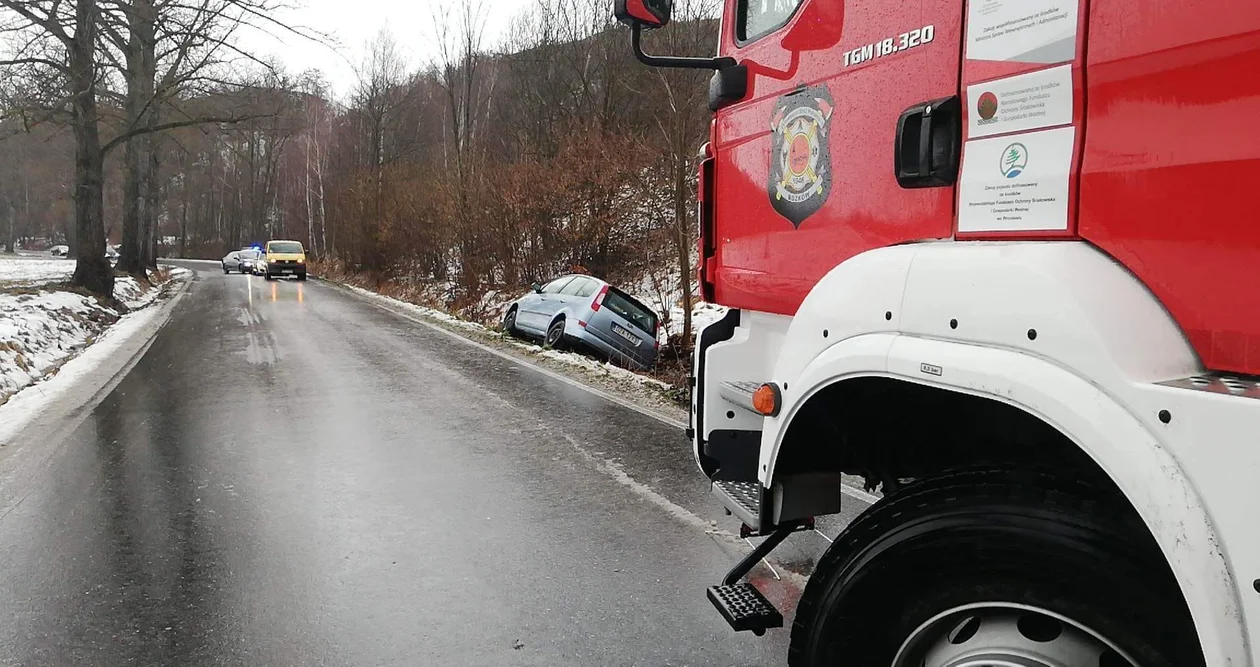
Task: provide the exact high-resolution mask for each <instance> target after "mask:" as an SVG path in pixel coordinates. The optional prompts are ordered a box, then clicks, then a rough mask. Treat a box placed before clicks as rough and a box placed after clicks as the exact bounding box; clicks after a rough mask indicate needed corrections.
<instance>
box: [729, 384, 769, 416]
mask: <svg viewBox="0 0 1260 667" xmlns="http://www.w3.org/2000/svg"><path fill="white" fill-rule="evenodd" d="M761 385H762V383H761V382H752V381H746V380H739V381H727V382H723V383H722V384H720V385H718V395H719V396H721V397H722V398H723V399H724V400H726V402H727V403H731V404H734V405H737V406H739V407H741V408H743V409H745V410H747V411H749V412H751V413H753V414H755V415H757V416H758V417H760V416H762V415H761V413H760V412H757V410H756V409H754V408H753V392H755V391H757V388H758V387H760V386H761Z"/></svg>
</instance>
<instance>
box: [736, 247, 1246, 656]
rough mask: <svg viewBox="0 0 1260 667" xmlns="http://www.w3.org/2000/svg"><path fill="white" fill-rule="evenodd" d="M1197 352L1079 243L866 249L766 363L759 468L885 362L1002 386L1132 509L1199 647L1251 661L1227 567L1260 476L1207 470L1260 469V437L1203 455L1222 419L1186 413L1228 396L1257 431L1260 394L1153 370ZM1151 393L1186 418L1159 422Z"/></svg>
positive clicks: (1237, 557)
mask: <svg viewBox="0 0 1260 667" xmlns="http://www.w3.org/2000/svg"><path fill="white" fill-rule="evenodd" d="M1200 370H1201V369H1200V368H1199V365H1198V362H1197V358H1196V357H1195V355H1194V353H1193V351H1192V349H1191V348H1190V347H1189V345H1188V344H1187V342H1186V340H1185V338H1184V336H1183V335H1182V334H1181V331H1180V329H1179V328H1178V327H1177V325H1176V323H1175V322H1174V321H1173V320H1172V319H1171V318H1170V317H1169V316H1168V314H1167V313H1166V312H1165V310H1164V309H1163V307H1162V306H1161V305H1160V304H1159V303H1158V301H1157V300H1156V299H1155V298H1154V297H1153V296H1152V295H1151V294H1150V293H1149V291H1148V290H1146V288H1145V286H1143V285H1142V284H1141V283H1140V282H1138V281H1137V280H1136V279H1134V278H1133V276H1132V275H1131V274H1130V273H1129V272H1128V271H1127V270H1125V269H1124V268H1123V267H1122V266H1120V265H1118V264H1116V263H1115V262H1114V261H1112V260H1111V259H1110V258H1108V257H1106V256H1105V255H1103V254H1101V253H1100V252H1098V251H1097V250H1095V249H1094V248H1092V247H1091V246H1088V245H1087V244H1084V243H1077V242H1055V243H952V242H942V243H924V244H916V245H910V246H900V247H894V248H884V249H880V250H876V251H872V252H869V253H865V254H863V255H860V256H858V257H855V258H853V259H851V260H849V261H847V262H845V263H844V264H841V265H840V266H838V267H836V268H835V269H833V270H832V271H831V272H830V273H829V274H828V275H827V276H825V277H824V278H823V280H821V281H820V282H819V283H818V284H817V285H816V286H815V288H814V289H813V290H812V291H811V293H810V294H809V296H808V297H807V298H806V300H805V302H804V303H803V304H802V306H801V308H800V310H799V311H798V313H797V315H796V317H795V318H793V321H792V323H791V326H790V328H789V330H788V333H787V336H786V338H785V341H784V344H783V346H782V348H781V353H780V355H779V357H778V360H777V363H776V366H775V371H774V374H773V377H772V378H768V379H772V380H774V381H775V382H778V383H779V384H780V386H782V385H783V384H784V383H786V384H787V385H788V389H787V390H785V391H784V392H783V408H782V410H781V412H780V415H779V417H777V418H767V419H766V420H765V423H764V430H763V433H762V448H761V461H760V467H761V480H762V482H763V483H764V484H766V485H769V484H770V483H771V481H772V480H773V476H774V465H775V461H776V459H777V457H778V453H779V448H780V446H781V444H782V440H783V436H784V434H785V433H786V430H787V426H788V424H789V423H790V422H791V420H792V418H793V417H794V416H795V415H796V413H797V412H798V411H799V409H800V407H801V406H802V405H803V404H804V403H805V402H806V401H807V400H808V399H809V397H811V396H812V395H814V394H815V393H816V392H817V391H819V390H821V389H822V388H823V387H826V386H828V385H830V384H832V383H834V382H837V381H842V380H844V379H848V378H852V377H859V376H881V377H893V378H898V379H903V380H908V381H911V382H916V383H920V384H925V385H931V386H938V387H941V388H944V389H948V390H952V391H959V392H964V393H968V394H972V395H977V396H983V397H986V398H992V399H996V400H1000V401H1003V402H1005V403H1008V404H1010V405H1013V406H1015V407H1017V408H1019V409H1022V410H1024V411H1026V412H1029V413H1031V414H1033V415H1036V416H1037V417H1039V418H1041V419H1042V420H1044V421H1045V422H1047V423H1048V424H1050V425H1052V426H1054V427H1056V428H1057V429H1059V431H1060V432H1062V433H1063V434H1064V435H1065V436H1066V437H1068V438H1069V439H1070V440H1071V441H1073V442H1074V443H1076V445H1077V446H1079V447H1081V448H1082V450H1084V451H1085V452H1086V453H1088V454H1089V455H1090V456H1091V457H1092V458H1093V459H1094V460H1095V461H1096V462H1097V463H1098V464H1099V466H1100V467H1101V468H1102V469H1103V470H1104V471H1106V472H1107V474H1108V475H1110V476H1111V478H1112V479H1113V480H1114V481H1115V483H1116V484H1117V486H1118V487H1119V488H1120V490H1121V491H1122V492H1123V493H1124V494H1125V496H1126V497H1127V498H1128V499H1129V501H1130V502H1131V503H1132V504H1133V506H1134V507H1135V508H1136V509H1137V511H1138V513H1139V514H1140V515H1141V517H1142V518H1143V520H1144V521H1145V523H1146V525H1147V527H1148V528H1149V529H1150V531H1151V533H1152V535H1154V537H1155V539H1156V541H1157V542H1158V543H1159V545H1160V548H1161V550H1162V551H1163V553H1164V556H1165V557H1166V558H1167V560H1168V562H1169V564H1170V566H1171V567H1172V570H1173V572H1174V573H1175V575H1176V578H1177V580H1178V582H1179V584H1180V586H1181V589H1182V591H1183V593H1184V595H1185V597H1186V601H1187V603H1188V605H1189V607H1190V611H1191V615H1192V616H1193V618H1194V621H1195V625H1196V628H1197V630H1198V633H1199V637H1200V640H1201V642H1202V645H1203V649H1204V653H1205V657H1206V659H1207V664H1208V665H1213V666H1214V665H1250V664H1251V659H1250V657H1249V644H1250V642H1249V640H1248V633H1247V623H1246V619H1247V618H1248V617H1250V618H1260V595H1256V596H1246V597H1243V596H1242V595H1241V594H1240V589H1239V586H1238V583H1237V580H1236V577H1235V576H1234V574H1233V572H1235V571H1237V568H1238V567H1239V566H1240V565H1242V564H1254V563H1260V539H1258V538H1257V537H1256V536H1255V535H1254V533H1255V532H1256V531H1254V530H1253V529H1248V528H1246V526H1249V525H1251V524H1253V523H1254V519H1252V518H1251V517H1254V514H1253V511H1254V508H1255V507H1257V506H1260V491H1253V490H1252V488H1253V486H1252V485H1246V486H1244V487H1242V489H1240V488H1239V487H1238V486H1237V484H1235V485H1234V486H1232V487H1231V488H1230V489H1229V490H1228V491H1222V490H1219V489H1217V488H1214V487H1213V486H1212V484H1213V482H1215V481H1218V480H1220V479H1223V478H1224V477H1225V476H1226V475H1228V474H1229V472H1228V470H1222V469H1221V468H1222V467H1223V466H1224V467H1226V468H1228V467H1231V466H1232V467H1235V468H1236V467H1237V466H1242V467H1243V470H1245V471H1250V472H1251V473H1252V474H1255V473H1260V442H1256V443H1255V445H1256V446H1252V447H1246V448H1234V449H1233V450H1231V454H1232V456H1231V460H1226V458H1225V457H1222V456H1215V457H1206V456H1204V455H1203V454H1202V453H1199V452H1198V451H1197V450H1201V449H1203V444H1204V443H1203V442H1202V438H1204V437H1208V436H1215V435H1216V434H1217V433H1219V432H1220V431H1221V430H1222V429H1220V428H1219V427H1217V429H1216V430H1211V429H1209V428H1208V427H1207V426H1196V425H1197V424H1202V423H1204V420H1206V419H1208V415H1215V417H1214V418H1215V419H1216V420H1217V421H1219V415H1220V414H1221V410H1225V409H1232V410H1233V412H1232V413H1231V414H1233V415H1237V416H1236V417H1235V420H1234V421H1233V422H1232V425H1233V426H1236V427H1238V428H1247V429H1250V430H1249V431H1244V433H1250V434H1252V435H1251V439H1252V440H1253V441H1255V439H1256V436H1255V435H1254V434H1257V433H1260V401H1256V400H1254V399H1246V398H1234V397H1228V396H1226V397H1221V396H1214V395H1210V394H1204V393H1202V392H1193V391H1185V390H1173V389H1170V388H1168V387H1163V386H1160V385H1156V384H1154V383H1155V382H1159V381H1164V380H1171V379H1176V378H1181V377H1187V376H1190V375H1194V374H1195V373H1197V372H1199V371H1200ZM1222 399H1224V400H1231V399H1232V400H1235V401H1239V402H1237V403H1233V404H1229V405H1225V406H1224V407H1222V403H1221V400H1222ZM1161 407H1166V408H1168V409H1170V410H1171V411H1172V413H1173V414H1177V415H1179V416H1180V417H1181V418H1182V419H1183V420H1191V421H1190V422H1189V423H1190V424H1191V426H1190V427H1183V428H1182V429H1181V430H1180V431H1179V430H1177V429H1172V428H1169V425H1166V424H1163V423H1161V421H1160V420H1159V418H1158V416H1157V415H1158V412H1159V408H1161ZM1195 415H1203V417H1202V418H1201V419H1198V420H1196V419H1195V417H1194V416H1195ZM1177 423H1178V422H1173V424H1174V425H1176V424H1177ZM1237 474H1238V473H1235V475H1237ZM1253 479H1254V478H1253ZM1240 493H1241V494H1242V495H1240ZM1222 525H1224V526H1227V527H1228V528H1227V529H1224V530H1223V529H1221V526H1222ZM1231 566H1232V567H1231ZM1252 576H1255V575H1254V574H1252V575H1249V576H1248V579H1247V581H1248V582H1249V581H1250V577H1252ZM1247 588H1248V589H1250V585H1249V584H1248V586H1247Z"/></svg>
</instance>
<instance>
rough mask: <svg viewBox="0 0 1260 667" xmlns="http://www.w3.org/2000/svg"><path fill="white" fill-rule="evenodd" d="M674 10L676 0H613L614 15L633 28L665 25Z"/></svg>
mask: <svg viewBox="0 0 1260 667" xmlns="http://www.w3.org/2000/svg"><path fill="white" fill-rule="evenodd" d="M673 11H674V0H613V15H614V16H616V17H617V20H618V21H621V22H622V23H624V24H626V25H628V26H630V27H632V28H633V27H635V26H641V27H644V28H661V27H664V26H665V24H666V23H669V17H670V14H672V13H673Z"/></svg>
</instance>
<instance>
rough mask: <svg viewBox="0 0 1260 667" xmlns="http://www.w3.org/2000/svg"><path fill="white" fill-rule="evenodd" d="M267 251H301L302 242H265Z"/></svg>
mask: <svg viewBox="0 0 1260 667" xmlns="http://www.w3.org/2000/svg"><path fill="white" fill-rule="evenodd" d="M267 252H278V253H299V252H302V244H301V243H298V242H297V241H276V242H274V243H268V244H267Z"/></svg>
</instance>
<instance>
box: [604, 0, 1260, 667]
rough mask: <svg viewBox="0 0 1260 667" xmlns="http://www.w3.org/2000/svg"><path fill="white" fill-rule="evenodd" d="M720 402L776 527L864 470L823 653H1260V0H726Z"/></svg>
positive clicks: (725, 454)
mask: <svg viewBox="0 0 1260 667" xmlns="http://www.w3.org/2000/svg"><path fill="white" fill-rule="evenodd" d="M672 4H673V3H672V2H671V1H670V0H616V3H615V14H616V16H617V17H618V18H619V19H620V20H622V21H623V22H624V23H627V24H629V25H630V27H631V30H632V35H633V42H632V43H633V48H634V50H635V52H636V54H637V55H638V57H639V58H640V60H642V61H644V62H645V63H647V64H649V65H653V66H663V67H698V68H707V69H712V70H713V71H714V74H713V78H712V81H711V84H710V90H709V103H710V109H711V110H712V111H713V112H714V115H713V120H712V124H711V129H710V136H709V141H708V142H707V144H706V145H705V147H704V148H703V150H702V153H701V159H700V161H699V165H698V171H699V182H698V199H699V207H698V208H699V211H700V213H699V226H700V244H699V245H700V247H699V258H700V261H699V283H700V290H701V292H702V296H703V297H704V298H705V299H706V300H708V301H710V302H713V303H718V304H722V305H725V306H728V307H729V308H730V310H729V313H728V314H727V316H726V317H725V318H724V319H723V320H721V321H719V322H716V323H714V324H712V325H710V326H708V327H706V328H704V329H703V330H702V331H701V332H700V333H699V335H698V337H697V343H696V347H695V357H694V373H693V376H694V377H693V383H694V388H693V391H692V417H691V428H690V429H689V435H690V436H691V439H692V442H693V445H694V447H695V456H696V460H697V462H698V464H699V466H700V468H701V470H702V471H703V472H704V474H705V475H706V476H708V477H709V479H710V480H711V481H712V487H713V493H714V495H715V496H717V498H718V499H719V500H720V501H721V502H722V503H723V504H724V505H725V506H726V507H727V508H728V509H729V510H730V511H731V512H732V513H733V514H735V515H736V516H737V517H738V518H739V519H740V520H741V521H742V522H743V530H744V532H745V534H747V535H750V536H751V535H757V536H763V537H764V539H763V540H762V541H761V543H760V544H759V545H758V547H757V548H756V549H755V550H754V551H753V553H751V554H749V557H748V558H747V559H745V560H744V561H743V562H741V563H740V564H739V565H738V566H736V568H735V569H733V570H732V571H731V572H730V573H728V574H727V576H726V578H725V579H724V580H723V581H722V582H721V583H720V584H718V585H715V586H712V587H710V588H709V590H708V595H709V598H710V600H712V601H713V604H714V605H715V606H716V607H717V608H718V610H719V611H720V612H721V613H722V615H723V616H724V617H725V618H726V619H727V620H728V621H729V622H730V623H731V625H732V627H734V628H735V629H736V630H751V631H753V632H757V633H758V634H760V633H763V632H765V631H766V630H767V629H768V628H772V627H777V626H779V625H782V623H783V618H782V615H781V614H780V613H779V611H778V610H776V609H775V608H774V607H773V606H772V605H771V604H770V603H769V602H768V601H767V600H766V598H765V597H764V596H763V595H761V594H760V593H759V592H758V591H757V589H756V588H755V587H753V586H752V585H751V584H750V583H749V582H748V581H746V580H745V575H747V573H748V572H749V571H750V570H751V568H752V566H753V565H754V564H756V563H757V562H758V560H759V559H760V558H761V557H762V556H764V555H765V554H767V553H769V552H770V551H771V550H772V549H774V548H775V546H777V545H778V544H779V543H780V542H782V540H783V539H785V538H786V537H787V536H789V535H790V534H791V533H792V532H793V531H797V530H803V529H808V528H810V527H812V526H813V520H814V518H815V517H818V516H822V515H827V514H832V513H835V512H837V511H838V510H839V508H840V505H841V503H842V501H843V500H844V499H845V497H846V496H845V494H844V493H843V492H842V485H843V484H844V477H845V476H846V475H853V476H859V477H861V478H863V479H865V482H866V485H867V487H868V489H869V490H878V491H879V492H880V499H879V501H878V502H876V503H875V504H874V505H872V506H871V507H870V508H869V509H867V510H866V511H865V512H864V513H863V514H862V515H861V516H860V517H859V518H858V519H857V520H855V521H854V522H852V523H851V524H850V525H849V526H848V527H847V528H846V529H845V530H844V532H843V533H841V534H840V535H839V536H838V537H837V538H836V539H835V541H834V543H833V544H832V546H831V547H830V548H829V549H828V551H827V552H826V554H825V555H823V556H822V557H821V559H820V560H819V562H818V564H817V568H816V570H815V572H814V573H813V575H812V576H811V577H810V579H809V582H808V584H807V586H806V587H805V590H804V592H803V593H802V596H801V599H800V601H799V603H798V604H797V607H796V611H795V616H794V619H793V622H792V634H791V643H790V650H789V656H788V657H789V663H790V664H792V665H797V666H814V665H824V664H826V665H835V664H854V665H894V666H895V667H911V666H913V667H919V666H927V667H946V666H952V667H960V666H962V665H969V666H977V665H1041V666H1049V665H1056V666H1060V665H1063V666H1066V665H1073V666H1077V665H1090V666H1093V665H1099V666H1104V667H1106V666H1111V665H1132V666H1139V665H1142V666H1148V667H1149V666H1153V665H1158V666H1169V667H1171V666H1177V667H1183V666H1193V665H1211V666H1216V665H1221V666H1224V665H1235V666H1242V665H1252V664H1253V662H1254V658H1253V651H1254V649H1253V646H1254V645H1255V644H1256V643H1257V642H1260V530H1258V529H1257V524H1256V520H1257V516H1260V514H1258V512H1260V485H1258V484H1257V480H1258V479H1260V214H1258V213H1257V204H1256V202H1257V195H1256V191H1257V188H1256V181H1257V179H1256V176H1255V174H1257V173H1260V126H1257V125H1256V124H1255V122H1254V119H1255V118H1257V117H1260V3H1257V2H1254V1H1243V0H1197V1H1194V2H1191V0H1160V1H1159V2H1154V3H1152V2H1140V1H1138V0H1089V1H1086V0H911V1H907V2H895V3H889V2H880V1H878V0H726V1H725V4H724V6H723V8H722V10H721V17H720V39H719V43H718V47H717V54H716V56H715V57H712V58H680V57H674V56H655V55H648V54H646V53H645V52H644V50H643V46H642V43H641V34H642V33H643V32H644V31H648V30H652V29H656V28H662V27H664V26H665V25H666V24H667V23H668V22H669V21H670V19H671V12H672Z"/></svg>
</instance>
